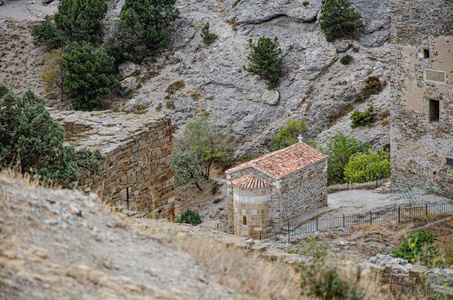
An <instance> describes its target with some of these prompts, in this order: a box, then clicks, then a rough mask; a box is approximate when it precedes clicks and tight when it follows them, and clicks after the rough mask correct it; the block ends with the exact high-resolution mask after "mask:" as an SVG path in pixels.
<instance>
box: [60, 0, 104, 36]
mask: <svg viewBox="0 0 453 300" xmlns="http://www.w3.org/2000/svg"><path fill="white" fill-rule="evenodd" d="M106 13H107V3H106V2H105V0H62V1H61V3H60V5H59V6H58V13H57V14H56V15H55V23H56V25H57V28H58V29H60V30H61V31H63V33H64V35H65V36H66V37H67V38H68V39H69V40H70V41H73V42H82V41H87V42H90V43H93V42H95V41H96V40H98V39H99V36H100V33H101V27H102V21H103V20H104V17H105V14H106Z"/></svg>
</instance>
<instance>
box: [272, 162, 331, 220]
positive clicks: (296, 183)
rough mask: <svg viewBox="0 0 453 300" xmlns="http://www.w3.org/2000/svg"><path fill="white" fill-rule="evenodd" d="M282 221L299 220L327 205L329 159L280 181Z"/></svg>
mask: <svg viewBox="0 0 453 300" xmlns="http://www.w3.org/2000/svg"><path fill="white" fill-rule="evenodd" d="M278 185H279V186H280V191H279V193H280V203H279V204H280V205H279V206H280V208H279V211H280V221H281V222H282V221H286V220H291V219H294V218H298V217H300V216H302V215H304V214H306V213H308V212H312V211H314V210H316V209H318V208H320V207H323V206H326V205H327V159H324V160H321V161H319V162H316V163H314V164H311V165H309V166H307V167H305V168H303V169H301V170H299V171H297V172H294V173H292V174H289V175H287V176H285V177H283V178H282V179H280V180H279V184H278Z"/></svg>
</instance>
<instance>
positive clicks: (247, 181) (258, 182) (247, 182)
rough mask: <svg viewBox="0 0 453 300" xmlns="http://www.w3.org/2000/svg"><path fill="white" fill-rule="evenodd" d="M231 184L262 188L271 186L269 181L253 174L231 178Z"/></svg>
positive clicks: (248, 187)
mask: <svg viewBox="0 0 453 300" xmlns="http://www.w3.org/2000/svg"><path fill="white" fill-rule="evenodd" d="M232 184H233V185H235V186H237V187H240V188H245V189H262V188H266V187H270V186H271V184H270V183H269V182H267V181H266V180H264V179H261V178H259V177H256V176H255V175H248V176H243V177H241V178H238V179H235V180H233V182H232Z"/></svg>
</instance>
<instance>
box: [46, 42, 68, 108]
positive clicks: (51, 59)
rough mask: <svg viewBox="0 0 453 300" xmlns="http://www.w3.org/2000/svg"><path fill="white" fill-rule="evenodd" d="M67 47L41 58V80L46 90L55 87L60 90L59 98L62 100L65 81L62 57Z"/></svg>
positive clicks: (52, 51)
mask: <svg viewBox="0 0 453 300" xmlns="http://www.w3.org/2000/svg"><path fill="white" fill-rule="evenodd" d="M67 49H68V48H67V47H61V48H58V49H54V50H51V51H50V52H47V53H45V54H44V56H43V60H44V68H43V70H42V79H43V80H44V83H45V84H46V87H47V88H48V89H52V88H54V87H57V88H58V89H59V90H60V98H61V100H63V95H64V87H63V82H64V79H65V75H66V73H65V70H64V68H63V56H64V55H65V53H66V52H67Z"/></svg>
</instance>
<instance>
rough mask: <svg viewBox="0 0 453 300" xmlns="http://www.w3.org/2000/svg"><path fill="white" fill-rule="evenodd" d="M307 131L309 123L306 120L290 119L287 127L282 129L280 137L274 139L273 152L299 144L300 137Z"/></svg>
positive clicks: (279, 131) (279, 132)
mask: <svg viewBox="0 0 453 300" xmlns="http://www.w3.org/2000/svg"><path fill="white" fill-rule="evenodd" d="M305 131H307V122H306V121H305V120H291V119H289V120H288V122H287V125H286V126H283V127H280V128H279V130H278V135H276V136H273V137H272V139H271V140H272V147H271V151H276V150H279V149H283V148H286V147H289V146H291V145H293V144H295V143H297V142H298V136H299V135H300V134H301V133H302V132H305Z"/></svg>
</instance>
